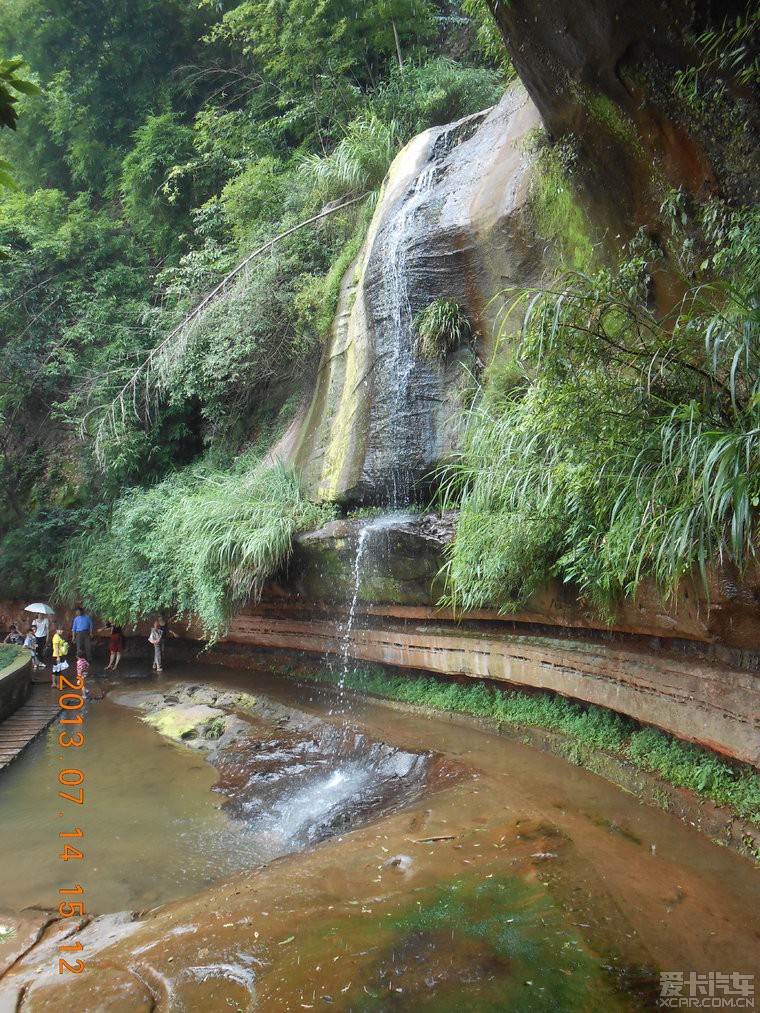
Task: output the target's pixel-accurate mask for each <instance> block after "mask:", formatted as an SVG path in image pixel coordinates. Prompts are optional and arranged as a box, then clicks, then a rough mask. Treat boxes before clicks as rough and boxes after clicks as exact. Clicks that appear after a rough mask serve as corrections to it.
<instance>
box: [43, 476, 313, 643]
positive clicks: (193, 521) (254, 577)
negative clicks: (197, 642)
mask: <svg viewBox="0 0 760 1013" xmlns="http://www.w3.org/2000/svg"><path fill="white" fill-rule="evenodd" d="M332 515H333V511H332V510H331V508H329V507H324V506H317V505H315V504H313V503H309V502H308V501H307V500H305V499H304V498H303V496H302V495H301V492H300V488H299V485H298V481H297V479H296V478H295V476H294V475H293V474H292V472H289V471H287V470H286V469H285V468H284V467H281V466H279V465H277V466H275V467H269V468H267V469H265V468H264V467H262V465H261V464H260V463H259V462H257V461H255V460H253V459H251V458H250V457H247V458H245V457H244V458H243V459H242V460H241V461H239V462H238V463H237V465H236V466H235V467H233V468H232V469H230V470H223V471H216V470H211V469H209V468H204V467H203V466H196V467H193V468H190V469H187V470H186V471H184V472H178V473H176V474H175V475H172V476H170V477H169V478H167V479H165V480H164V481H163V482H161V483H160V484H159V485H156V486H154V487H153V488H150V489H132V490H130V491H129V492H127V493H125V494H124V495H123V496H122V497H121V498H120V499H119V500H118V501H117V502H116V504H115V505H114V507H113V510H112V513H111V518H110V523H109V524H108V525H106V526H100V525H99V526H97V527H95V528H93V529H91V530H88V531H87V532H85V533H84V534H83V535H81V536H80V537H79V538H77V539H74V540H73V541H72V543H71V546H70V548H69V551H68V553H67V556H66V559H65V563H64V567H63V569H62V572H61V573H60V578H59V587H58V594H59V596H60V597H61V598H69V599H74V598H77V599H82V600H85V601H87V603H88V605H89V606H90V607H91V608H94V609H96V610H97V611H99V612H100V613H101V614H103V615H107V616H108V617H109V618H110V619H111V620H113V621H114V622H120V623H126V622H135V621H137V620H139V619H141V618H142V617H144V616H145V615H146V614H147V613H149V612H152V611H155V610H157V609H161V608H171V609H173V610H175V611H176V612H178V613H183V614H185V615H187V616H189V617H196V618H197V619H198V620H199V622H200V624H201V626H202V628H203V630H204V631H205V633H206V634H207V635H209V636H212V637H213V636H216V635H218V633H219V632H220V631H221V630H222V629H224V628H225V626H226V624H227V623H228V621H229V618H230V616H231V615H232V614H233V613H234V611H235V609H236V608H239V607H240V606H241V605H242V604H244V603H245V602H246V601H248V600H249V599H250V598H251V597H253V598H254V599H255V598H257V597H258V596H259V595H260V594H261V590H262V586H263V584H264V582H265V581H266V579H267V578H268V577H270V576H272V575H273V574H274V573H275V572H276V571H277V570H278V568H279V567H280V566H281V565H282V564H283V563H284V562H285V561H286V560H287V558H288V555H289V554H290V548H291V541H292V537H293V535H294V534H295V533H296V532H297V531H299V530H302V529H304V528H310V527H318V526H319V525H320V524H322V523H324V522H325V521H326V520H327V519H329V518H330V517H331V516H332Z"/></svg>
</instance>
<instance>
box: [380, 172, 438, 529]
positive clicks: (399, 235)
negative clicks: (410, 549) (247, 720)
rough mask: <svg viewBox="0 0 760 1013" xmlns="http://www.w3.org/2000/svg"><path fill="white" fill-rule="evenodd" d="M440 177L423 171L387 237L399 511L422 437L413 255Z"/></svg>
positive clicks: (392, 494) (392, 441) (394, 489)
mask: <svg viewBox="0 0 760 1013" xmlns="http://www.w3.org/2000/svg"><path fill="white" fill-rule="evenodd" d="M435 175H436V167H435V165H426V166H425V167H424V168H423V169H422V170H421V172H420V173H419V174H418V176H417V178H416V179H415V180H414V183H413V185H412V187H411V190H410V191H409V192H408V195H407V196H406V197H405V199H404V200H403V202H402V204H401V207H400V209H399V212H398V214H396V215H395V216H394V217H393V218H392V219H391V221H390V223H389V225H388V227H387V229H386V230H385V232H384V234H383V236H382V247H381V255H382V258H383V265H382V280H383V288H384V292H383V297H384V300H383V301H384V302H385V306H386V307H387V314H386V317H385V327H386V333H385V334H384V335H383V338H384V341H383V344H384V346H385V354H386V359H385V362H384V364H383V368H384V370H385V371H386V372H387V374H388V379H387V382H386V390H388V391H389V392H390V404H389V405H388V408H387V410H388V415H387V419H386V427H387V428H386V432H387V443H388V447H389V450H390V459H391V467H390V474H389V478H388V486H389V488H388V490H387V492H388V497H389V501H390V502H389V505H390V506H391V507H393V508H394V509H398V508H399V507H402V506H405V505H407V504H408V503H409V502H410V500H411V495H412V487H413V484H414V470H413V468H412V467H411V465H410V461H411V459H412V457H413V453H412V447H413V445H414V443H415V440H416V438H417V434H415V433H413V432H412V430H413V423H412V416H413V412H412V411H411V408H412V378H413V374H414V372H415V369H416V367H418V361H417V358H416V356H415V353H414V336H413V329H414V313H413V310H412V305H411V299H410V294H409V270H410V263H409V262H410V256H409V251H410V247H411V245H412V237H413V235H414V233H415V218H416V216H417V214H418V212H419V211H420V209H421V208H422V206H423V204H424V203H425V200H426V198H427V196H428V194H429V191H430V189H431V188H432V186H433V184H434V182H435ZM410 436H411V439H410Z"/></svg>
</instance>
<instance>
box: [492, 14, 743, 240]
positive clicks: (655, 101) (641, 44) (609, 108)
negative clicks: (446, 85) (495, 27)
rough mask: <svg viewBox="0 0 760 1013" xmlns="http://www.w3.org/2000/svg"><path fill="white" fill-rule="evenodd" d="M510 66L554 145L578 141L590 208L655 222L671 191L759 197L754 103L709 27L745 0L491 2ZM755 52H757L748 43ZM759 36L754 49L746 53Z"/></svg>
mask: <svg viewBox="0 0 760 1013" xmlns="http://www.w3.org/2000/svg"><path fill="white" fill-rule="evenodd" d="M489 6H490V7H491V9H492V11H493V13H494V17H495V18H496V20H497V22H498V24H499V26H500V28H501V30H502V34H503V36H504V40H505V43H506V45H507V48H508V50H509V53H510V56H511V57H512V60H513V63H514V65H515V68H516V70H517V72H518V74H519V76H520V79H521V80H522V82H523V84H524V85H525V87H526V88H527V90H528V93H529V94H530V96H531V98H532V99H533V101H534V102H535V104H536V106H537V107H538V109H539V111H540V113H541V116H542V118H543V120H544V122H545V124H546V126H547V128H548V130H549V131H550V133H551V134H552V135H553V136H554V137H555V138H561V137H563V136H566V135H568V134H572V135H573V137H574V138H575V139H576V140H577V142H578V144H579V145H580V151H579V154H580V158H579V162H580V163H581V165H582V167H583V176H584V177H585V182H586V192H587V198H588V199H587V206H588V210H589V212H590V213H591V214H592V215H594V216H596V217H598V218H600V219H602V220H603V221H604V222H605V223H612V222H616V223H617V224H618V226H619V230H618V231H620V230H623V232H624V233H625V232H628V233H630V231H632V230H633V229H635V228H636V227H638V226H641V225H644V226H649V227H651V226H652V225H653V223H654V222H655V221H656V218H657V209H658V206H659V202H660V200H661V199H662V194H663V190H664V188H666V187H676V188H679V187H680V188H682V189H683V191H684V192H685V193H686V194H688V195H690V196H692V197H694V198H697V199H704V198H706V197H708V196H710V195H711V194H716V193H720V194H721V195H723V196H726V197H729V198H732V199H734V200H735V201H738V202H740V203H744V202H747V201H750V200H757V199H758V195H759V194H760V184H759V181H758V176H757V172H756V168H753V166H755V165H756V158H757V155H756V152H757V150H758V139H759V136H758V128H759V126H760V102H759V99H758V94H757V90H756V89H755V88H753V87H752V86H751V84H750V83H747V82H746V81H742V80H741V79H740V78H739V77H738V76H737V73H736V70H737V68H736V66H731V65H730V61H722V60H721V58H720V53H721V51H722V50H723V49H727V48H730V47H728V46H725V45H724V46H718V49H717V52H713V53H711V52H710V51H709V46H708V43H707V42H706V41H705V39H704V35H705V33H707V32H710V31H712V32H720V31H721V30H722V29H723V27H724V25H726V24H729V25H730V24H735V23H736V19H740V21H746V19H747V18H748V17H749V16H750V15H751V12H752V10H753V9H754V5H752V4H750V3H748V2H746V0H745V2H741V0H726V2H723V3H717V2H711V0H676V2H669V0H642V2H639V3H630V2H626V0H558V2H556V3H551V4H545V3H542V2H541V0H509V2H507V0H489ZM753 47H754V48H753ZM752 54H754V56H755V57H756V54H757V40H756V39H755V41H754V43H752V42H750V57H751V55H752Z"/></svg>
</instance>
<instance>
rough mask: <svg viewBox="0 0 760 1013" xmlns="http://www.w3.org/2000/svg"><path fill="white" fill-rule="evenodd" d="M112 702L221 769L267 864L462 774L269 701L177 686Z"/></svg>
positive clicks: (232, 806) (220, 786)
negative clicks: (135, 712) (135, 711)
mask: <svg viewBox="0 0 760 1013" xmlns="http://www.w3.org/2000/svg"><path fill="white" fill-rule="evenodd" d="M114 699H115V702H117V703H120V704H123V705H125V706H130V707H136V708H138V709H139V710H141V711H142V712H143V719H144V720H145V721H147V722H148V723H149V724H151V725H152V726H153V727H154V728H156V730H157V731H159V732H160V733H161V734H162V735H165V736H166V737H167V738H171V739H173V740H174V741H175V742H181V743H183V744H184V745H187V746H190V747H191V748H193V749H198V750H201V751H203V752H205V753H206V754H207V759H208V760H209V762H210V763H211V764H213V766H214V767H215V768H216V770H217V771H218V772H219V781H218V783H217V784H216V786H215V789H214V790H215V791H217V792H219V793H220V794H221V795H222V796H223V797H224V799H225V802H224V807H225V809H226V811H227V812H228V813H229V814H230V815H231V816H233V817H234V818H235V819H236V820H239V821H241V822H242V823H243V824H244V825H245V827H246V830H247V831H248V832H250V834H252V835H256V838H257V846H258V850H259V852H260V854H261V855H262V858H263V859H264V860H269V859H271V858H274V857H277V856H279V855H283V854H287V853H288V852H291V851H294V850H297V849H299V848H302V847H306V846H307V845H309V844H313V843H315V842H316V841H321V840H325V839H326V838H328V837H331V836H333V835H334V834H338V833H345V832H347V831H348V830H351V829H353V828H355V827H358V826H361V825H363V824H364V823H366V822H367V821H369V820H371V819H373V818H376V817H377V816H378V815H379V814H382V813H387V812H393V811H396V810H398V809H401V808H403V807H404V806H406V805H409V804H410V803H411V802H413V801H415V800H416V799H418V798H419V797H421V796H422V795H423V794H425V793H427V792H430V791H431V790H438V789H440V788H441V787H442V786H443V785H444V784H446V783H448V782H449V781H452V780H455V779H456V778H457V777H458V776H461V772H460V771H459V770H458V768H457V767H456V765H454V764H452V763H449V762H446V761H444V760H443V759H442V758H441V757H438V756H436V754H434V753H431V752H424V753H410V752H407V751H405V750H399V749H398V748H396V747H394V746H392V745H389V744H387V743H385V742H376V741H373V740H370V739H368V738H367V737H366V736H365V735H363V734H361V733H360V732H358V731H356V730H355V729H353V728H351V727H350V726H346V725H345V724H343V723H342V722H341V723H338V724H334V723H332V722H330V721H321V720H318V719H317V718H315V717H314V716H310V715H308V714H305V713H304V712H302V711H298V710H295V709H293V708H292V707H283V706H282V705H280V704H278V703H276V702H275V701H273V700H270V699H267V698H266V697H254V696H252V695H250V694H247V693H233V692H220V691H219V690H218V689H216V688H214V687H213V686H204V685H178V686H176V687H174V688H173V689H171V690H169V691H167V692H158V693H155V692H148V693H140V692H129V693H125V692H120V693H116V694H114Z"/></svg>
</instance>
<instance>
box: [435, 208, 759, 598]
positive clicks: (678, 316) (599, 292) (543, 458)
mask: <svg viewBox="0 0 760 1013" xmlns="http://www.w3.org/2000/svg"><path fill="white" fill-rule="evenodd" d="M725 236H726V244H727V245H726V246H725V247H724V248H723V249H722V250H720V251H717V252H714V253H713V255H712V257H711V258H710V259H709V263H711V264H716V265H718V264H719V265H720V268H721V270H722V271H723V272H724V275H725V278H726V280H724V281H722V282H720V283H717V282H714V283H710V284H707V283H703V284H700V285H696V286H694V287H692V288H691V289H690V290H689V292H688V293H687V295H686V296H685V297H684V299H683V300H682V301H681V303H680V304H679V305H678V306H677V307H676V308H675V309H674V311H673V312H672V313H671V314H669V315H668V317H666V318H665V319H660V318H658V317H657V315H656V314H655V312H654V311H653V310H652V309H651V308H650V307H649V306H648V290H649V270H648V264H647V259H646V256H645V253H637V252H634V254H633V256H632V257H631V258H630V259H629V260H628V261H627V262H626V263H624V264H623V265H622V266H621V267H620V269H618V270H617V271H610V270H608V269H603V270H600V271H598V272H596V273H595V274H592V275H585V274H573V275H570V276H568V278H567V279H565V281H566V283H565V284H564V285H560V286H558V287H557V288H556V289H555V290H552V291H546V290H538V291H530V292H524V293H522V294H521V295H520V296H519V300H520V302H521V306H522V309H523V311H524V326H523V334H522V343H521V346H520V348H519V352H518V357H519V358H520V359H521V360H522V361H524V362H526V363H527V364H528V365H529V367H530V374H528V373H527V372H526V374H525V385H524V386H522V387H520V386H516V387H513V388H512V389H510V390H505V391H504V393H503V395H502V396H501V397H499V396H498V393H496V394H495V393H494V392H493V391H491V393H490V396H489V394H488V392H486V395H484V396H483V397H482V398H481V399H480V400H479V402H477V403H476V404H475V406H474V407H473V409H472V410H471V411H470V412H469V413H468V415H467V417H466V423H465V425H464V427H463V438H462V445H461V449H460V452H459V455H458V457H457V458H456V459H455V460H454V461H453V462H452V463H450V464H449V465H448V467H447V468H446V470H445V471H444V472H443V473H442V476H441V478H442V494H441V501H442V505H443V506H444V507H446V508H451V507H456V506H459V507H460V516H459V522H458V534H457V537H456V538H455V540H454V542H453V544H452V546H451V547H450V549H449V559H448V562H447V564H446V568H445V575H446V578H447V602H448V603H449V604H451V605H452V606H454V607H457V608H467V609H470V608H476V607H480V606H497V607H499V608H502V609H509V608H515V607H518V606H519V605H521V604H523V603H524V602H525V600H526V598H527V597H528V596H529V595H530V594H531V593H532V592H533V591H534V590H535V589H536V588H537V587H539V586H540V585H541V584H542V583H544V582H545V581H546V580H547V579H548V578H549V577H550V576H551V575H557V576H559V577H560V578H561V579H563V580H565V581H572V582H573V583H574V584H575V585H576V586H577V587H578V589H579V590H580V592H581V594H582V595H583V596H585V598H586V599H587V600H588V601H589V602H590V603H591V604H592V605H593V606H594V607H595V608H597V609H598V610H599V611H601V612H603V613H605V614H607V615H608V616H612V615H613V614H614V608H615V604H616V602H617V600H618V599H619V597H620V596H621V595H622V594H628V595H631V594H633V593H635V591H636V588H637V587H638V585H639V583H640V581H641V580H642V578H643V577H645V576H652V577H654V578H655V579H656V581H657V582H658V584H659V585H660V587H661V588H662V590H663V591H664V592H665V593H675V591H676V589H677V588H678V585H679V582H680V581H681V580H682V578H684V577H685V576H689V575H693V576H694V577H696V578H697V579H701V581H702V584H703V588H704V590H705V593H707V574H708V569H709V567H710V566H712V565H713V563H714V562H715V560H716V559H717V560H721V559H728V560H731V562H732V563H733V564H734V565H735V566H736V567H737V568H738V570H739V571H740V572H741V571H742V570H743V569H744V568H745V567H746V566H747V565H748V564H749V562H750V561H751V560H753V559H755V558H756V547H755V539H756V535H757V516H758V504H759V503H760V311H759V310H758V306H760V282H759V281H758V279H759V278H760V271H758V266H759V265H758V262H759V261H760V213H759V212H758V211H757V210H756V209H753V210H749V211H745V212H743V213H742V214H740V215H737V216H735V219H734V223H733V226H732V227H730V228H728V229H727V230H726V231H725Z"/></svg>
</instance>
